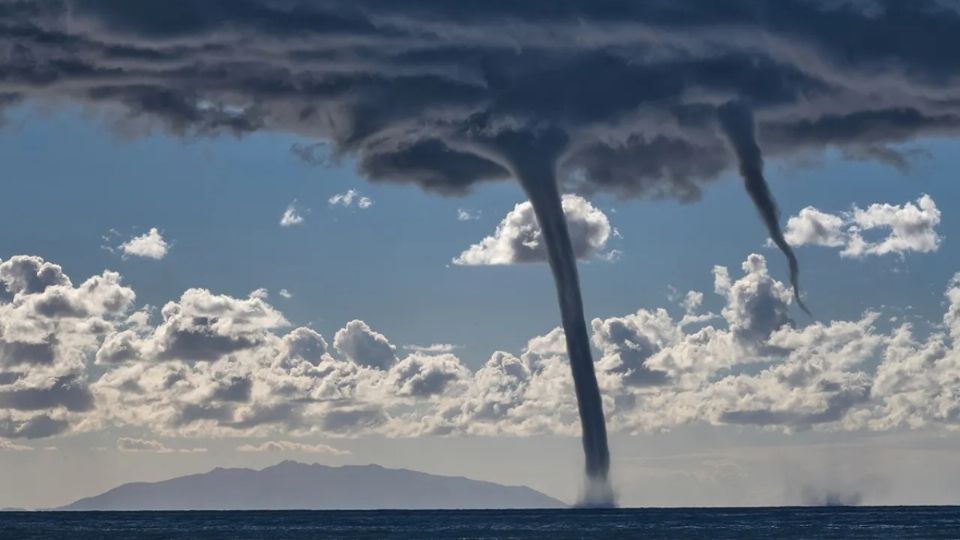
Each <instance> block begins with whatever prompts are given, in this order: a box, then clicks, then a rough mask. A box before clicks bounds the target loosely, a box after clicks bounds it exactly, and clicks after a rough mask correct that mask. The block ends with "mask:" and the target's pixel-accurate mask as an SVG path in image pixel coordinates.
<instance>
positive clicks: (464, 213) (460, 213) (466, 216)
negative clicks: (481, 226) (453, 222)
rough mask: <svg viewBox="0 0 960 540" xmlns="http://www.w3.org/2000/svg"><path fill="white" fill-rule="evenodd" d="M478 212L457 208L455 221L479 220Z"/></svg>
mask: <svg viewBox="0 0 960 540" xmlns="http://www.w3.org/2000/svg"><path fill="white" fill-rule="evenodd" d="M481 213H482V212H481V211H480V210H468V209H466V208H457V221H476V220H478V219H480V214H481Z"/></svg>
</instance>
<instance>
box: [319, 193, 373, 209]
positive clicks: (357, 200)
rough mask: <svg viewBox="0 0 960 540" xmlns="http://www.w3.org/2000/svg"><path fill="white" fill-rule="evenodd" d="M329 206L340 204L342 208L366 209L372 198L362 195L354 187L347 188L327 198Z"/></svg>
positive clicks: (369, 205) (371, 204) (371, 202)
mask: <svg viewBox="0 0 960 540" xmlns="http://www.w3.org/2000/svg"><path fill="white" fill-rule="evenodd" d="M327 202H328V203H330V206H342V207H344V208H359V209H360V210H366V209H368V208H370V207H371V206H373V199H371V198H370V197H366V196H364V195H362V194H361V193H360V192H359V191H357V190H355V189H348V190H347V191H345V192H344V193H338V194H336V195H334V196H333V197H330V199H328V200H327Z"/></svg>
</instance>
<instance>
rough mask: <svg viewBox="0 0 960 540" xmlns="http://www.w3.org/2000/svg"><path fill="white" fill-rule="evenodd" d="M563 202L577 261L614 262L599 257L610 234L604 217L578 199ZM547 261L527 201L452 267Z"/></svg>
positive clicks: (464, 253) (535, 222) (534, 218)
mask: <svg viewBox="0 0 960 540" xmlns="http://www.w3.org/2000/svg"><path fill="white" fill-rule="evenodd" d="M562 202H563V213H564V216H565V217H566V219H567V227H568V228H569V230H570V241H571V243H572V244H573V251H574V254H575V255H576V257H577V258H579V259H588V258H590V257H591V256H593V255H605V256H606V257H605V258H608V259H610V260H615V259H616V257H617V256H618V255H609V254H603V253H601V252H602V250H603V249H604V248H605V247H606V245H607V241H608V240H609V239H610V236H611V234H612V231H613V229H612V227H611V226H610V220H609V219H607V216H606V214H604V213H603V212H602V211H600V210H599V209H598V208H596V207H595V206H593V205H592V204H590V202H589V201H587V200H586V199H584V198H583V197H580V196H579V195H564V196H563V201H562ZM612 253H614V252H611V254H612ZM546 260H547V252H546V246H545V245H544V243H543V238H542V235H541V231H540V225H539V224H538V223H537V218H536V216H535V215H534V212H533V205H532V204H530V202H529V201H527V202H522V203H520V204H518V205H516V206H515V207H514V208H513V210H511V211H510V212H509V213H508V214H507V215H506V217H504V218H503V220H502V221H501V222H500V224H499V225H497V229H496V231H495V232H494V233H493V235H491V236H488V237H486V238H484V239H483V240H481V241H480V242H479V243H477V244H474V245H472V246H470V247H469V248H468V249H466V250H465V251H464V252H463V253H461V254H460V255H459V256H457V257H456V258H454V259H453V263H454V264H459V265H466V266H473V265H497V264H516V263H524V262H539V261H546Z"/></svg>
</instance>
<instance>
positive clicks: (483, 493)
mask: <svg viewBox="0 0 960 540" xmlns="http://www.w3.org/2000/svg"><path fill="white" fill-rule="evenodd" d="M563 506H566V505H565V504H564V503H563V502H561V501H559V500H557V499H554V498H552V497H549V496H547V495H544V494H543V493H540V492H538V491H535V490H533V489H530V488H528V487H525V486H504V485H500V484H494V483H491V482H482V481H478V480H470V479H468V478H463V477H452V476H437V475H433V474H427V473H422V472H417V471H410V470H406V469H387V468H385V467H381V466H379V465H346V466H343V467H329V466H326V465H318V464H314V465H308V464H305V463H298V462H295V461H284V462H281V463H279V464H277V465H273V466H271V467H267V468H265V469H262V470H259V471H258V470H253V469H224V468H220V467H218V468H216V469H213V470H212V471H210V472H207V473H202V474H192V475H188V476H181V477H178V478H173V479H170V480H164V481H161V482H134V483H129V484H123V485H121V486H118V487H116V488H113V489H111V490H109V491H106V492H104V493H102V494H100V495H96V496H93V497H87V498H84V499H80V500H78V501H76V502H74V503H72V504H69V505H66V506H63V507H60V508H58V509H57V510H297V509H303V510H347V509H350V510H364V509H388V508H389V509H444V508H465V509H478V508H558V507H563Z"/></svg>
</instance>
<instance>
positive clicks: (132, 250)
mask: <svg viewBox="0 0 960 540" xmlns="http://www.w3.org/2000/svg"><path fill="white" fill-rule="evenodd" d="M168 251H170V244H169V243H168V242H167V241H166V240H164V238H163V235H162V234H160V231H159V230H157V228H156V227H151V228H150V230H149V231H147V232H146V233H144V234H141V235H140V236H134V237H133V238H131V239H129V240H127V241H126V242H124V243H122V244H120V252H121V253H122V254H123V256H124V257H142V258H145V259H155V260H160V259H162V258H164V257H166V256H167V252H168Z"/></svg>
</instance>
